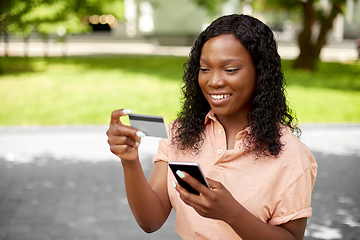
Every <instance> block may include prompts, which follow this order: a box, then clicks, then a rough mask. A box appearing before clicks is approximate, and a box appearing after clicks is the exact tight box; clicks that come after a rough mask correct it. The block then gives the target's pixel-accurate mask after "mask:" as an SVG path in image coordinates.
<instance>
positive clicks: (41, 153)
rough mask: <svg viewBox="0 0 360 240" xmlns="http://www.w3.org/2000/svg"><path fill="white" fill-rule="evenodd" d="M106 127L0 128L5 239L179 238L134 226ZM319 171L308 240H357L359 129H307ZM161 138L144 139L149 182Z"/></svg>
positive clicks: (0, 236) (0, 216)
mask: <svg viewBox="0 0 360 240" xmlns="http://www.w3.org/2000/svg"><path fill="white" fill-rule="evenodd" d="M106 128H107V127H106V126H73V127H69V126H67V127H65V126H64V127H61V126H60V127H0V240H5V239H6V240H12V239H14V240H15V239H17V240H20V239H24V240H25V239H26V240H43V239H44V240H45V239H51V240H60V239H61V240H63V239H66V240H68V239H69V240H73V239H74V240H75V239H94V240H100V239H101V240H103V239H106V240H112V239H160V240H161V239H180V238H179V237H178V236H177V234H176V232H175V229H174V228H175V227H174V226H175V218H174V217H175V215H174V214H171V216H170V218H169V219H168V221H167V222H166V224H165V225H164V226H163V227H162V228H161V229H160V230H159V231H158V232H156V233H154V234H150V235H148V234H146V233H144V232H142V230H140V228H139V227H138V226H137V224H136V222H135V220H134V218H133V216H132V214H131V212H130V210H129V206H128V203H127V200H126V196H125V191H124V184H123V177H122V169H121V168H122V167H121V164H120V163H119V161H118V160H117V158H116V157H114V156H113V155H112V154H111V153H110V152H109V149H108V146H107V143H106V135H105V131H106ZM302 129H303V137H302V140H303V141H304V142H305V143H306V144H307V145H308V147H309V148H310V150H311V151H312V152H313V154H314V156H315V158H316V160H317V162H318V164H319V173H318V178H317V181H316V185H315V188H314V192H313V202H312V204H313V208H314V210H313V217H312V218H311V219H310V220H309V222H308V227H307V231H306V238H305V239H307V240H313V239H348V240H356V239H360V185H359V182H360V174H358V172H359V169H360V125H304V126H303V127H302ZM157 145H158V139H156V138H145V139H143V142H142V145H141V148H140V155H141V159H142V166H143V168H144V172H145V175H146V176H149V174H150V171H151V168H152V163H151V157H152V155H153V154H154V153H155V152H156V148H157Z"/></svg>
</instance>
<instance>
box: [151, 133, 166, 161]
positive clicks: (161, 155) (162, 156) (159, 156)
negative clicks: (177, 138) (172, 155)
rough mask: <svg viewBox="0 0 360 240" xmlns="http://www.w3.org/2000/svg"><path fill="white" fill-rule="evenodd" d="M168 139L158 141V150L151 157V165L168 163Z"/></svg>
mask: <svg viewBox="0 0 360 240" xmlns="http://www.w3.org/2000/svg"><path fill="white" fill-rule="evenodd" d="M169 142H170V140H169V139H165V138H162V139H160V141H159V148H158V151H157V153H156V154H155V155H154V157H153V163H156V162H159V161H164V162H168V161H169Z"/></svg>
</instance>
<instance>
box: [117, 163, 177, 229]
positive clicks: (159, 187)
mask: <svg viewBox="0 0 360 240" xmlns="http://www.w3.org/2000/svg"><path fill="white" fill-rule="evenodd" d="M122 164H123V167H124V178H125V188H126V195H127V198H128V202H129V206H130V208H131V211H132V213H133V215H134V217H135V219H136V221H137V222H138V224H139V226H140V227H141V228H142V229H143V230H144V231H145V232H147V233H151V232H154V231H156V230H158V229H159V228H160V227H161V226H162V225H163V224H164V222H165V221H166V219H167V218H168V216H169V214H170V211H171V204H170V201H169V197H168V194H167V186H166V182H167V168H168V166H167V163H166V162H156V163H155V165H154V168H153V171H152V173H151V176H150V178H149V182H147V181H146V178H145V176H144V173H143V170H142V168H141V165H140V162H139V161H138V160H136V161H130V162H127V161H123V160H122Z"/></svg>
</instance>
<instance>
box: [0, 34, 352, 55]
mask: <svg viewBox="0 0 360 240" xmlns="http://www.w3.org/2000/svg"><path fill="white" fill-rule="evenodd" d="M190 48H191V47H190V46H159V45H158V44H156V43H154V42H153V41H146V40H131V39H127V40H124V39H116V38H113V37H111V35H109V36H107V35H89V36H73V37H72V38H70V39H69V40H68V41H67V43H66V44H63V43H58V42H56V41H54V40H52V41H49V43H48V45H46V44H44V43H43V42H42V41H41V40H39V39H32V40H30V42H29V43H28V56H44V51H45V49H47V51H48V54H49V56H63V55H64V52H65V53H66V55H67V56H82V55H110V54H139V55H174V56H185V57H187V56H189V52H190ZM4 49H5V43H4V42H3V41H1V42H0V56H4V51H5V50H4ZM8 49H9V55H10V56H24V52H25V44H24V42H22V41H21V39H13V40H12V41H10V42H9V45H8ZM278 52H279V54H280V56H281V57H282V58H283V59H294V58H296V57H297V56H298V54H299V48H298V46H297V45H296V43H284V42H279V46H278ZM357 58H358V53H357V50H356V46H355V40H354V42H352V41H344V42H342V43H330V44H328V45H326V46H325V47H324V48H323V49H322V51H321V54H320V59H321V60H322V61H351V60H356V59H357Z"/></svg>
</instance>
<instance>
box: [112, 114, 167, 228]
mask: <svg viewBox="0 0 360 240" xmlns="http://www.w3.org/2000/svg"><path fill="white" fill-rule="evenodd" d="M126 115H127V114H126V113H124V112H123V110H117V111H114V112H113V113H112V115H111V122H110V127H109V130H108V131H107V135H108V143H109V145H110V150H111V152H113V153H114V154H115V155H116V156H118V157H120V158H121V163H122V166H123V169H124V179H125V188H126V195H127V198H128V202H129V205H130V208H131V211H132V213H133V215H134V217H135V219H136V221H137V222H138V224H139V226H140V227H141V228H142V229H143V230H144V231H145V232H148V233H150V232H154V231H156V230H158V229H159V228H160V227H161V226H162V225H163V223H164V222H165V221H166V219H167V217H168V216H169V214H170V211H171V204H170V200H169V197H168V194H167V168H168V166H167V163H166V162H157V163H155V165H154V168H153V172H152V173H151V176H150V178H149V182H148V181H147V180H146V177H145V175H144V172H143V170H142V167H141V164H140V161H139V155H138V147H139V144H140V142H141V138H140V137H139V136H138V135H139V134H138V133H139V132H138V130H136V129H134V128H132V127H130V126H126V125H124V124H122V123H121V121H120V117H121V116H126Z"/></svg>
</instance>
